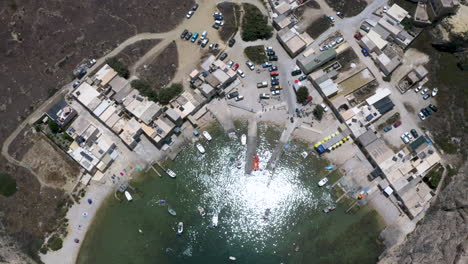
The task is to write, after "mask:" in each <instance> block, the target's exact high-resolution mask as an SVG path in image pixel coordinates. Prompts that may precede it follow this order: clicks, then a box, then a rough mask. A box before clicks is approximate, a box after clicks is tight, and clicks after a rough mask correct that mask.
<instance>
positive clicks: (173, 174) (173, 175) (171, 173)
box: [166, 169, 177, 178]
mask: <svg viewBox="0 0 468 264" xmlns="http://www.w3.org/2000/svg"><path fill="white" fill-rule="evenodd" d="M166 173H167V174H168V175H169V176H170V177H171V178H175V177H176V175H177V174H176V173H175V172H174V171H172V170H171V169H167V170H166Z"/></svg>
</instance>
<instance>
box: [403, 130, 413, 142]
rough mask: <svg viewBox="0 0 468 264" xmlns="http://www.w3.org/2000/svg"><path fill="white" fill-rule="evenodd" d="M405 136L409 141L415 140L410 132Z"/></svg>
mask: <svg viewBox="0 0 468 264" xmlns="http://www.w3.org/2000/svg"><path fill="white" fill-rule="evenodd" d="M405 136H406V137H407V138H409V140H410V141H411V140H413V136H412V135H411V134H410V133H409V132H405Z"/></svg>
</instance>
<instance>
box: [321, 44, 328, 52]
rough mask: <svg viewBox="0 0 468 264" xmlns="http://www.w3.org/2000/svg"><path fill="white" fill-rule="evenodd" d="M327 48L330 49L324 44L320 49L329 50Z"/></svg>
mask: <svg viewBox="0 0 468 264" xmlns="http://www.w3.org/2000/svg"><path fill="white" fill-rule="evenodd" d="M327 49H328V46H327V45H323V46H322V47H320V51H324V50H327Z"/></svg>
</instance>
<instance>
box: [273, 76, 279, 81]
mask: <svg viewBox="0 0 468 264" xmlns="http://www.w3.org/2000/svg"><path fill="white" fill-rule="evenodd" d="M271 80H272V81H279V77H278V76H271Z"/></svg>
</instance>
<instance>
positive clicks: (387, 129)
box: [383, 126, 393, 132]
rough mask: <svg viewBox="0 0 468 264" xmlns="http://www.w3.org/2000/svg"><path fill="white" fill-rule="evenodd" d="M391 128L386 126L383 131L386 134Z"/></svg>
mask: <svg viewBox="0 0 468 264" xmlns="http://www.w3.org/2000/svg"><path fill="white" fill-rule="evenodd" d="M392 128H393V127H392V126H387V127H385V128H384V129H383V131H385V132H388V131H390V130H392Z"/></svg>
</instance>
